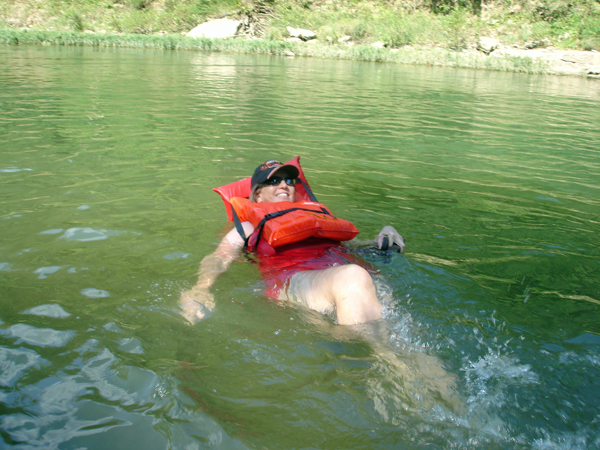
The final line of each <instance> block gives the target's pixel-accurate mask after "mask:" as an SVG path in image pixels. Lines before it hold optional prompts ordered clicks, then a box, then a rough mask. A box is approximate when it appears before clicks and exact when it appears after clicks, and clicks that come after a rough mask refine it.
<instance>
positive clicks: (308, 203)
mask: <svg viewBox="0 0 600 450" xmlns="http://www.w3.org/2000/svg"><path fill="white" fill-rule="evenodd" d="M285 164H292V165H294V166H296V167H297V168H298V170H299V172H300V173H299V176H298V178H299V179H300V180H301V182H300V183H298V184H296V200H297V201H296V202H293V203H292V202H275V203H251V202H250V200H248V198H247V197H249V196H250V178H246V179H243V180H240V181H236V182H234V183H230V184H228V185H225V186H221V187H219V188H215V189H213V190H214V191H215V192H217V193H218V194H219V195H220V196H221V198H222V199H223V203H224V204H225V209H226V211H227V216H228V217H229V220H234V219H235V216H237V218H239V221H240V222H245V221H248V222H250V223H252V225H254V227H255V229H257V231H258V229H260V232H259V236H260V237H261V238H263V239H265V240H266V241H267V242H268V243H269V244H270V245H271V246H272V247H279V246H282V245H286V244H290V243H294V242H299V241H302V240H304V239H307V238H310V237H317V238H322V239H331V240H335V241H349V240H351V239H353V238H354V237H355V236H356V235H357V234H358V230H357V229H356V227H355V226H354V225H352V223H350V222H348V221H347V220H344V219H340V218H337V217H334V216H333V215H332V214H331V211H329V209H328V208H327V207H326V206H325V205H323V204H321V203H318V202H317V201H316V198H315V197H314V195H313V194H312V192H311V190H310V187H309V185H308V181H306V177H305V176H304V172H303V171H302V168H301V167H300V157H299V156H297V157H296V158H294V159H293V160H291V161H289V162H287V163H285ZM234 212H235V215H234Z"/></svg>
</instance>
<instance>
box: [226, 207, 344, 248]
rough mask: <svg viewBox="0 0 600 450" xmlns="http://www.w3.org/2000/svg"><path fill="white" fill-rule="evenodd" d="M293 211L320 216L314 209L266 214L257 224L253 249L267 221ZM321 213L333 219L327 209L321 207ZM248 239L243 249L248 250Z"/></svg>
mask: <svg viewBox="0 0 600 450" xmlns="http://www.w3.org/2000/svg"><path fill="white" fill-rule="evenodd" d="M315 201H316V200H315ZM317 203H318V202H317ZM293 211H308V212H313V213H315V212H316V213H319V214H321V212H319V211H315V210H314V209H307V208H289V209H283V210H281V211H275V212H272V213H270V214H266V215H265V217H263V218H262V220H261V221H260V222H259V224H258V225H257V226H256V229H255V230H258V236H256V242H255V243H254V248H255V249H257V248H258V243H259V242H260V237H261V236H262V234H263V230H264V229H265V224H266V223H267V221H269V220H271V219H275V218H276V217H281V216H283V215H284V214H287V213H291V212H293ZM321 211H322V214H327V215H328V216H331V217H334V216H333V215H332V214H331V213H330V212H329V211H327V209H325V208H323V207H321ZM239 220H240V219H238V221H239ZM240 225H241V224H240ZM238 231H239V230H238ZM243 232H244V230H242V233H243ZM255 232H256V231H255ZM242 236H243V235H242ZM249 239H250V237H248V239H246V240H245V244H244V247H245V248H248V240H249Z"/></svg>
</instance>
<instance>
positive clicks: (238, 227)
mask: <svg viewBox="0 0 600 450" xmlns="http://www.w3.org/2000/svg"><path fill="white" fill-rule="evenodd" d="M231 211H232V212H233V222H234V223H235V229H236V230H237V232H238V233H239V234H240V237H241V238H242V239H243V240H244V248H247V247H248V239H250V236H248V237H246V233H244V227H243V226H242V222H241V221H240V218H239V217H238V215H237V213H236V212H235V208H234V207H233V206H232V207H231Z"/></svg>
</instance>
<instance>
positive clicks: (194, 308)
mask: <svg viewBox="0 0 600 450" xmlns="http://www.w3.org/2000/svg"><path fill="white" fill-rule="evenodd" d="M242 226H243V228H244V233H245V234H246V236H250V234H252V232H253V231H254V227H253V226H252V224H251V223H249V222H244V223H243V224H242ZM243 246H244V240H243V239H242V237H241V236H240V234H239V233H238V231H237V230H236V229H235V228H234V229H232V230H231V231H230V232H229V233H227V235H225V237H224V238H223V240H222V241H221V243H220V244H219V246H218V247H217V249H216V250H215V251H214V252H213V253H211V254H210V255H208V256H206V257H204V259H203V260H202V262H201V263H200V269H199V270H198V281H197V282H196V284H195V285H194V286H193V287H192V288H191V289H189V290H187V291H184V292H182V293H181V298H180V300H179V306H180V307H181V310H182V315H183V317H185V318H186V319H187V320H188V321H189V322H190V323H192V324H193V323H195V322H196V321H197V320H199V319H202V318H203V317H205V316H206V315H207V314H208V313H209V312H211V311H212V310H213V309H214V308H215V301H214V297H213V295H212V294H211V293H210V288H211V286H212V285H213V284H214V283H215V281H217V278H219V275H221V274H222V273H225V272H227V270H228V269H229V267H230V266H231V263H232V262H233V261H235V259H236V258H237V257H238V256H239V254H240V252H241V250H242V248H243Z"/></svg>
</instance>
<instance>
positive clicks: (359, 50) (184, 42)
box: [0, 29, 547, 74]
mask: <svg viewBox="0 0 600 450" xmlns="http://www.w3.org/2000/svg"><path fill="white" fill-rule="evenodd" d="M0 44H11V45H19V44H42V45H48V44H51V45H72V46H93V47H132V48H151V49H164V50H200V51H212V52H228V53H250V54H251V53H255V54H270V55H279V56H286V55H289V54H290V52H292V53H294V55H296V56H299V57H313V58H330V59H347V60H356V61H371V62H386V63H396V64H419V65H430V66H448V67H459V68H469V69H486V70H502V71H510V72H521V73H536V74H541V73H547V68H546V67H545V65H544V64H543V63H542V62H537V61H535V60H532V59H531V58H520V57H514V56H513V57H503V58H489V57H486V56H485V55H483V54H481V53H462V52H455V51H451V50H447V49H441V48H430V49H418V50H415V49H413V48H402V49H396V50H391V49H387V48H382V49H380V48H375V47H373V46H371V45H355V46H344V47H342V46H337V45H330V44H323V43H315V44H307V43H302V42H285V41H269V40H241V39H208V38H190V37H186V36H182V35H166V36H148V35H132V34H119V35H109V34H89V33H81V32H74V31H40V30H37V31H36V30H33V31H31V30H11V29H0Z"/></svg>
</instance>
